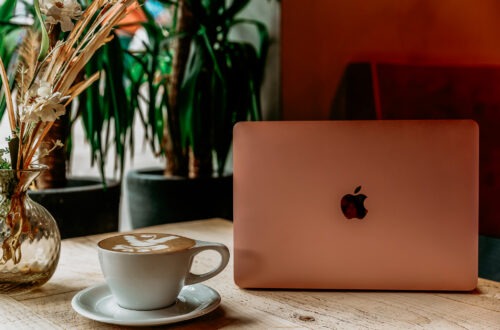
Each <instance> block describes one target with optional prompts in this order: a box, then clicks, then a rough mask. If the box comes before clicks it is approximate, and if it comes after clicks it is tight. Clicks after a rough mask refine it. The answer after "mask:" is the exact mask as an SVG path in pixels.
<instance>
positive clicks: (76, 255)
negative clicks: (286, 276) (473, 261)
mask: <svg viewBox="0 0 500 330" xmlns="http://www.w3.org/2000/svg"><path fill="white" fill-rule="evenodd" d="M232 229H233V225H232V223H231V222H229V221H225V220H220V219H211V220H201V221H194V222H184V223H176V224H168V225H161V226H156V227H151V228H147V229H142V230H139V231H158V232H168V233H175V234H179V235H184V236H189V237H193V238H196V239H203V240H208V241H216V242H222V243H224V244H226V245H227V246H228V247H229V248H230V249H232V246H233V235H232ZM105 236H108V235H96V236H89V237H81V238H74V239H69V240H64V241H63V242H62V252H61V260H60V262H59V266H58V269H57V271H56V273H55V274H54V277H53V278H52V279H51V280H50V281H49V282H48V283H46V284H45V285H44V286H42V287H41V288H40V289H37V290H35V291H32V292H29V293H26V294H21V295H17V296H4V295H0V329H22V328H26V329H58V328H62V329H75V328H79V329H113V328H119V327H117V326H112V325H107V324H104V323H99V322H95V321H92V320H89V319H86V318H84V317H82V316H80V315H79V314H77V313H76V312H74V311H73V309H72V308H71V305H70V302H71V298H72V297H73V296H74V295H75V294H76V293H77V292H78V291H80V290H82V289H84V288H86V287H88V286H92V285H95V284H99V283H102V282H103V281H104V280H103V277H102V275H101V272H100V269H99V263H98V259H97V250H96V242H97V241H98V240H100V239H101V238H103V237H105ZM215 258H218V256H217V255H216V254H215V253H213V254H212V253H211V252H207V253H204V254H201V255H199V257H197V258H196V259H195V265H194V267H196V269H197V270H198V271H202V270H204V269H207V267H209V266H210V265H213V264H214V263H215V262H216V260H215ZM205 283H206V284H207V285H208V286H210V287H212V288H214V289H215V290H217V291H218V292H219V293H220V295H221V296H222V304H221V306H220V307H219V308H218V309H216V310H215V311H214V312H212V313H210V314H208V315H205V316H203V317H200V318H198V319H194V320H190V321H185V322H182V323H178V324H175V325H171V326H170V328H174V329H175V328H179V329H180V328H182V329H184V328H185V329H218V328H222V327H224V328H245V329H269V328H294V329H298V328H306V329H307V328H312V329H317V328H328V329H335V328H339V329H345V328H356V329H359V328H366V329H381V328H383V329H388V328H389V329H390V328H395V329H404V328H421V327H424V328H439V329H442V328H466V329H500V283H499V282H493V281H488V280H484V279H480V280H479V286H478V288H477V289H476V290H475V291H473V292H469V293H444V292H364V291H318V290H317V291H283V290H281V291H272V290H241V289H239V288H238V287H237V286H236V285H235V284H234V282H233V266H232V261H230V263H229V265H228V267H227V268H226V269H225V270H224V272H223V273H221V274H220V275H219V276H217V277H215V278H213V279H211V280H209V281H207V282H205Z"/></svg>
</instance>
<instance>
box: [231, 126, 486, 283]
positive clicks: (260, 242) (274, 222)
mask: <svg viewBox="0 0 500 330" xmlns="http://www.w3.org/2000/svg"><path fill="white" fill-rule="evenodd" d="M478 131H479V129H478V126H477V124H476V123H475V122H473V121H469V120H415V121H397V120H394V121H392V120H388V121H320V122H283V121H282V122H241V123H238V124H237V125H236V126H235V128H234V280H235V282H236V284H237V285H239V286H240V287H243V288H303V289H376V290H379V289H380V290H472V289H473V288H475V286H476V283H477V243H478V241H477V240H478V228H477V227H478V159H479V158H478V144H479V141H478V140H479V137H478Z"/></svg>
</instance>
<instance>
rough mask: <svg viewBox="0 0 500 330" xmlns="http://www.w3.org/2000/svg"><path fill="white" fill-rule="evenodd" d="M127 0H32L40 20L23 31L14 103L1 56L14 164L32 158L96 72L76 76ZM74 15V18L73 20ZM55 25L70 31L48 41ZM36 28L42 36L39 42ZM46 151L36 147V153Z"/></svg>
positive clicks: (23, 165) (107, 34) (122, 12)
mask: <svg viewBox="0 0 500 330" xmlns="http://www.w3.org/2000/svg"><path fill="white" fill-rule="evenodd" d="M131 2H132V1H131V0H118V1H111V0H96V1H94V2H92V3H91V4H90V6H89V7H88V8H87V9H86V10H85V11H84V12H82V11H81V7H80V5H78V3H77V2H76V0H64V1H58V0H42V5H41V6H40V5H39V3H38V0H35V10H36V12H37V16H38V19H39V20H40V22H41V24H40V32H39V33H36V32H34V31H33V32H30V33H28V34H27V35H26V37H25V40H24V45H25V46H24V47H22V48H21V51H20V55H19V67H18V74H17V76H16V86H17V97H16V102H15V103H16V105H17V106H14V102H13V100H12V96H11V91H10V89H9V81H8V78H7V74H6V70H5V67H4V65H3V62H2V61H1V59H0V74H1V78H2V83H3V87H4V90H5V97H6V100H7V113H8V117H9V123H10V128H11V131H12V139H11V140H10V142H9V151H10V152H9V153H10V156H11V159H10V160H11V161H10V164H11V167H12V168H13V169H17V170H20V169H24V168H28V167H29V165H30V164H31V163H32V162H33V161H34V160H35V159H34V157H35V155H36V153H37V151H39V147H40V143H41V141H42V139H43V137H44V136H45V135H46V134H47V132H48V131H49V130H50V128H51V127H52V125H53V124H54V122H55V121H56V120H57V119H58V118H59V116H61V115H63V114H64V113H65V111H66V107H67V106H68V104H70V102H71V101H72V100H73V99H74V98H75V97H76V96H78V94H80V93H81V92H82V91H84V90H85V89H86V88H87V87H88V86H89V85H90V84H92V83H93V82H94V81H96V80H97V79H98V78H99V75H98V73H96V74H94V75H92V76H90V77H87V78H83V79H81V80H80V81H77V80H78V79H79V78H80V72H81V71H82V69H83V68H84V67H85V64H86V63H87V62H88V60H89V59H90V58H91V57H92V56H93V54H94V53H95V52H96V51H97V49H99V48H100V47H101V46H102V45H103V44H105V43H106V42H108V41H109V40H110V32H111V30H112V28H113V26H115V25H116V24H117V22H119V21H120V20H121V19H123V17H124V16H125V13H126V8H127V6H128V5H129V4H130V3H131ZM42 13H43V14H44V16H45V20H44V19H43V17H42ZM73 20H77V21H76V24H73V22H72V21H73ZM58 25H60V29H61V30H62V31H63V32H66V31H69V34H67V36H66V37H65V38H64V39H63V40H57V41H56V42H55V44H54V45H51V42H50V40H51V39H52V40H53V39H54V38H53V37H52V36H51V33H54V34H56V35H58V33H59V32H58V31H56V30H57V28H58ZM39 34H41V42H38V39H39ZM37 43H39V44H40V51H39V53H38V54H37V53H36V51H35V50H34V48H33V45H34V44H35V45H36V44H37ZM75 82H76V83H75ZM60 143H61V142H60V141H54V147H58V146H60ZM49 151H50V150H40V152H41V155H43V154H46V153H47V152H49ZM39 156H40V155H39ZM4 163H5V160H4ZM4 166H5V165H4Z"/></svg>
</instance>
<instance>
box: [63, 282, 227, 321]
mask: <svg viewBox="0 0 500 330" xmlns="http://www.w3.org/2000/svg"><path fill="white" fill-rule="evenodd" d="M220 301H221V299H220V295H219V294H218V293H217V291H215V290H214V289H212V288H209V287H208V286H205V285H203V284H195V285H189V286H185V287H184V288H183V289H182V291H181V293H180V294H179V297H177V301H176V302H175V304H173V305H172V306H169V307H167V308H163V309H156V310H152V311H134V310H130V309H125V308H122V307H120V306H118V304H117V303H116V302H115V300H114V298H113V296H112V294H111V291H110V290H109V288H108V286H107V285H106V284H100V285H96V286H93V287H90V288H87V289H84V290H82V291H80V292H78V293H77V294H76V295H75V296H74V297H73V300H71V306H72V307H73V309H74V310H75V311H76V312H77V313H78V314H80V315H82V316H85V317H87V318H89V319H92V320H95V321H99V322H104V323H110V324H118V325H130V326H150V325H160V324H169V323H175V322H180V321H185V320H189V319H192V318H195V317H199V316H202V315H205V314H207V313H209V312H211V311H213V310H214V309H216V308H217V306H219V304H220Z"/></svg>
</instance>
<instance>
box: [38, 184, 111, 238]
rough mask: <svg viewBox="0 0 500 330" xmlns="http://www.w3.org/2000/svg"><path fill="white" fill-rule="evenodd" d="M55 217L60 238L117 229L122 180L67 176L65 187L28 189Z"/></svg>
mask: <svg viewBox="0 0 500 330" xmlns="http://www.w3.org/2000/svg"><path fill="white" fill-rule="evenodd" d="M28 194H29V196H30V197H31V199H33V200H34V201H35V202H38V203H40V204H42V205H43V206H44V207H45V208H46V209H47V210H49V212H50V213H51V214H52V216H53V217H54V219H56V222H57V225H58V227H59V231H60V232H61V238H70V237H77V236H85V235H92V234H100V233H106V232H113V231H117V230H118V223H119V211H120V194H121V186H120V182H118V181H114V180H108V181H107V184H106V187H104V186H103V184H102V182H101V179H100V178H88V177H75V178H69V179H68V186H67V187H66V188H57V189H44V190H37V191H29V193H28Z"/></svg>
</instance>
